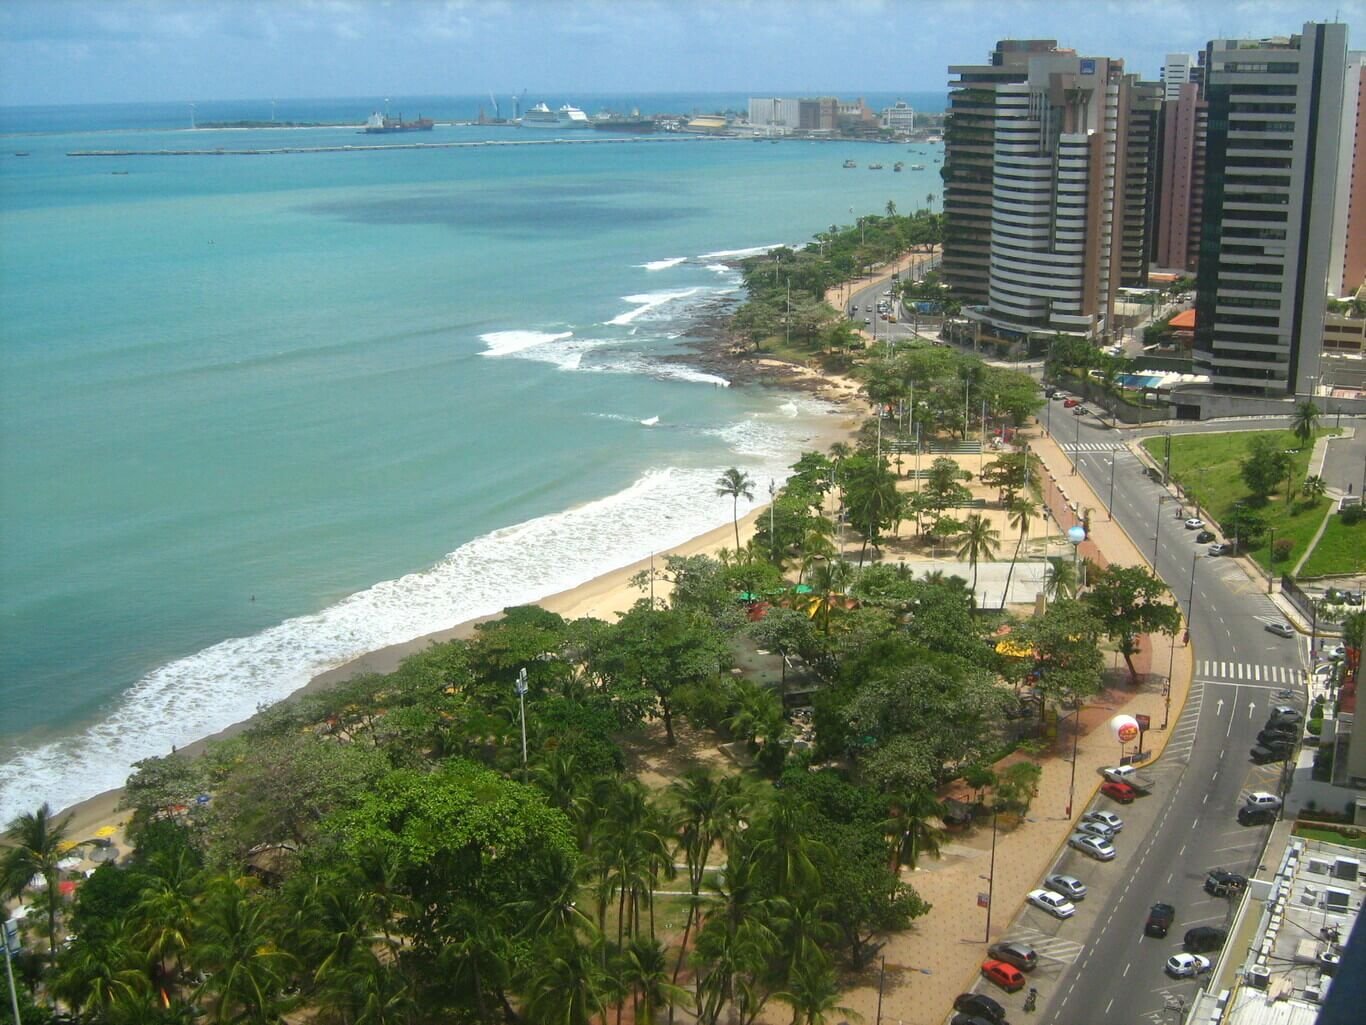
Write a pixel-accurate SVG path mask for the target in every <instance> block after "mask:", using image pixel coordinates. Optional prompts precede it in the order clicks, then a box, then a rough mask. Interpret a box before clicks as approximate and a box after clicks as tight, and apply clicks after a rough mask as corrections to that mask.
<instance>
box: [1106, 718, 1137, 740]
mask: <svg viewBox="0 0 1366 1025" xmlns="http://www.w3.org/2000/svg"><path fill="white" fill-rule="evenodd" d="M1110 732H1111V733H1113V734H1114V736H1115V740H1117V741H1119V743H1121V744H1131V743H1133V742H1134V741H1135V740H1137V739H1138V720H1137V719H1135V718H1134V717H1133V716H1132V715H1117V716H1115V717H1114V718H1113V719H1111V720H1110Z"/></svg>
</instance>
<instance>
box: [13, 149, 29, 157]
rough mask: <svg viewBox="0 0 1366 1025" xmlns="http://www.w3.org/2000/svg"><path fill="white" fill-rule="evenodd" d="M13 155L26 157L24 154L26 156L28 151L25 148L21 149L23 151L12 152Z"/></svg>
mask: <svg viewBox="0 0 1366 1025" xmlns="http://www.w3.org/2000/svg"><path fill="white" fill-rule="evenodd" d="M14 155H15V156H16V157H26V156H28V151H27V150H25V151H23V152H21V153H16V154H14Z"/></svg>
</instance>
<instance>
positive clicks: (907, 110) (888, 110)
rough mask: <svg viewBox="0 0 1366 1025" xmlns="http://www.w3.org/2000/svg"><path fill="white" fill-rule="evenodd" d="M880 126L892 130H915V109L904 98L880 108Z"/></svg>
mask: <svg viewBox="0 0 1366 1025" xmlns="http://www.w3.org/2000/svg"><path fill="white" fill-rule="evenodd" d="M882 127H883V128H887V129H890V130H891V131H893V132H911V131H914V130H915V110H914V109H913V108H912V107H911V106H910V105H909V104H907V103H906V101H905V100H897V101H896V103H894V104H893V105H892V106H890V107H883V108H882Z"/></svg>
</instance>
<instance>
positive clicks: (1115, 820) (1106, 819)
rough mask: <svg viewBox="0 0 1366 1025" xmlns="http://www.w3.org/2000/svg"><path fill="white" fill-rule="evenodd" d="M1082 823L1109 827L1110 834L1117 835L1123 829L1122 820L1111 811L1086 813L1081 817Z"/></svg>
mask: <svg viewBox="0 0 1366 1025" xmlns="http://www.w3.org/2000/svg"><path fill="white" fill-rule="evenodd" d="M1082 820H1083V821H1084V822H1099V823H1101V824H1102V825H1106V826H1109V827H1110V832H1112V833H1118V832H1119V831H1120V830H1121V829H1123V828H1124V820H1123V819H1122V818H1120V817H1119V816H1118V815H1116V814H1115V813H1114V812H1112V811H1088V812H1087V813H1086V814H1085V815H1083V816H1082Z"/></svg>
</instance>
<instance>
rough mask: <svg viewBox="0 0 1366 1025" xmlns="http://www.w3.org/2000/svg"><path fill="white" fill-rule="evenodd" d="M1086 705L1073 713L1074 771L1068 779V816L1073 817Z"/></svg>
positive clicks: (1078, 707)
mask: <svg viewBox="0 0 1366 1025" xmlns="http://www.w3.org/2000/svg"><path fill="white" fill-rule="evenodd" d="M1083 707H1085V706H1082V705H1078V706H1077V710H1076V711H1075V712H1073V713H1072V773H1071V778H1070V779H1069V780H1068V781H1067V817H1068V818H1069V819H1070V818H1071V817H1072V799H1073V798H1074V797H1075V796H1076V792H1077V737H1078V736H1079V735H1080V734H1081V710H1082V708H1083Z"/></svg>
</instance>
